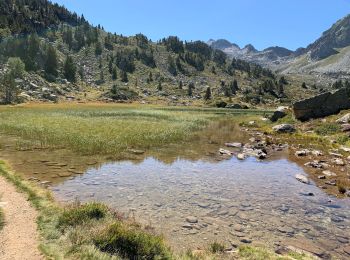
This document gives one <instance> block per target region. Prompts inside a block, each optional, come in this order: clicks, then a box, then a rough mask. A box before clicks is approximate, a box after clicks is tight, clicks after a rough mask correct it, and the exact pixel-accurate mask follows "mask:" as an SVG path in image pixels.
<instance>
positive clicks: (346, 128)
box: [341, 124, 350, 132]
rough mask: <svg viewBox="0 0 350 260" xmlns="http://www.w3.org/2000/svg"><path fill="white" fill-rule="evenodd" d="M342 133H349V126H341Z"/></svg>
mask: <svg viewBox="0 0 350 260" xmlns="http://www.w3.org/2000/svg"><path fill="white" fill-rule="evenodd" d="M341 130H342V132H349V131H350V124H343V125H341Z"/></svg>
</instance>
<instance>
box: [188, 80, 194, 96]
mask: <svg viewBox="0 0 350 260" xmlns="http://www.w3.org/2000/svg"><path fill="white" fill-rule="evenodd" d="M194 88H195V87H194V83H193V82H190V84H188V93H187V94H188V95H189V96H190V97H192V95H193V90H194Z"/></svg>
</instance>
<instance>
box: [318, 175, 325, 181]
mask: <svg viewBox="0 0 350 260" xmlns="http://www.w3.org/2000/svg"><path fill="white" fill-rule="evenodd" d="M317 178H318V179H320V180H324V179H326V176H324V175H319V176H317Z"/></svg>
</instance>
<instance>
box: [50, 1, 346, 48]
mask: <svg viewBox="0 0 350 260" xmlns="http://www.w3.org/2000/svg"><path fill="white" fill-rule="evenodd" d="M52 1H53V2H57V3H59V4H62V5H64V6H66V7H67V8H68V9H69V10H72V11H75V12H77V13H78V14H84V16H85V18H86V19H87V20H89V21H90V22H91V23H93V24H95V25H97V24H101V25H102V26H104V28H105V29H106V30H107V31H110V32H113V33H114V32H116V33H118V34H123V35H134V34H136V33H140V32H141V33H143V34H145V35H146V36H148V37H149V38H151V39H152V40H154V41H156V40H158V39H160V38H163V37H166V36H169V35H177V36H179V37H180V38H181V39H183V40H188V41H189V40H203V41H207V40H209V39H210V38H213V39H219V38H224V39H228V40H230V41H231V42H235V43H237V44H239V45H240V46H241V47H242V46H244V45H246V44H248V43H251V44H253V45H254V46H255V47H256V48H257V49H264V48H266V47H270V46H276V45H278V46H283V47H287V48H290V49H293V50H294V49H296V48H298V47H306V46H307V45H308V44H309V43H311V42H313V41H314V40H316V39H317V38H318V37H319V36H320V35H321V34H322V32H323V31H325V30H326V29H328V28H329V27H330V26H331V25H332V24H333V23H335V22H336V21H337V20H339V19H340V18H342V17H344V16H345V15H347V14H350V0H231V1H230V0H211V1H209V0H172V1H168V0H98V1H96V0H52Z"/></svg>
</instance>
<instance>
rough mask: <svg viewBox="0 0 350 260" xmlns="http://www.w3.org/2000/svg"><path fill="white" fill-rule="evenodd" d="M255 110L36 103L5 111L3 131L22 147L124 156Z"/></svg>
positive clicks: (2, 111)
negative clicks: (64, 149)
mask: <svg viewBox="0 0 350 260" xmlns="http://www.w3.org/2000/svg"><path fill="white" fill-rule="evenodd" d="M242 113H245V114H255V113H264V111H258V110H256V111H249V110H241V111H235V110H228V109H226V110H222V109H221V110H218V109H204V108H196V109H195V108H188V109H186V108H166V107H152V106H136V105H125V106H120V105H117V106H111V105H66V107H65V106H63V105H56V106H49V105H36V106H33V105H32V106H23V107H3V108H1V109H0V132H2V133H4V134H11V135H15V136H19V137H22V138H23V139H24V140H25V141H21V142H20V143H19V145H18V147H19V149H29V148H30V147H36V148H48V147H52V148H68V149H71V150H73V151H75V152H79V153H82V154H89V155H93V154H104V155H113V156H118V155H120V154H121V153H123V152H125V151H126V150H128V149H130V148H136V149H149V148H154V147H155V148H158V147H162V146H166V145H167V144H170V143H177V142H180V141H186V140H190V138H191V136H193V134H194V133H195V132H196V131H199V130H200V129H202V128H204V127H205V126H206V125H207V124H208V123H209V122H210V121H212V120H214V119H216V118H218V117H219V116H222V114H230V115H239V114H242Z"/></svg>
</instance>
